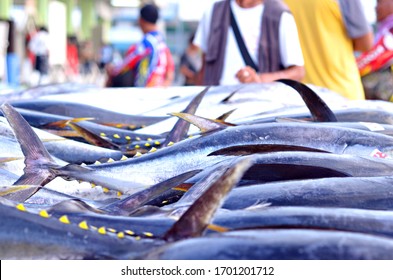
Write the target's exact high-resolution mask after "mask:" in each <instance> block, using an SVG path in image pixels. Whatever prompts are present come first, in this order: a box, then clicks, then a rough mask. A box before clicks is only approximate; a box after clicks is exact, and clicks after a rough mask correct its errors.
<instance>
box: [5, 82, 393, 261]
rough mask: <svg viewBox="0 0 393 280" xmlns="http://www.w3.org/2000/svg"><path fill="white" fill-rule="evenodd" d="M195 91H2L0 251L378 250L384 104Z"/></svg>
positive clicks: (388, 199)
mask: <svg viewBox="0 0 393 280" xmlns="http://www.w3.org/2000/svg"><path fill="white" fill-rule="evenodd" d="M269 87H270V90H269ZM196 88H197V87H190V88H188V92H187V94H184V95H177V94H175V93H173V94H168V93H165V94H163V95H162V96H160V90H161V89H155V92H154V94H155V96H156V97H154V96H153V95H151V94H150V93H149V92H143V90H142V93H143V94H145V95H144V96H143V95H137V94H135V95H134V97H133V98H134V99H133V104H130V103H128V102H127V104H125V105H124V106H129V108H135V109H134V111H135V112H136V113H135V114H125V113H120V112H115V111H114V110H113V109H112V108H111V105H110V103H111V99H113V100H114V99H116V96H118V95H116V94H115V93H113V95H112V96H110V95H109V94H108V91H111V90H113V91H114V89H107V91H106V94H108V95H107V99H106V101H104V102H107V103H108V106H107V107H106V108H104V107H105V106H104V105H105V104H104V105H103V106H96V105H93V104H94V103H95V102H98V99H97V100H93V99H90V100H91V102H89V103H90V104H89V105H87V104H86V103H85V104H84V102H80V101H79V102H70V101H67V100H66V98H65V95H64V96H62V95H60V94H53V92H51V95H49V98H35V99H31V98H19V99H18V98H8V99H6V100H3V104H2V105H1V112H2V114H3V116H4V117H2V118H0V141H1V144H0V178H1V186H2V187H1V188H0V221H1V222H0V259H47V258H50V259H393V239H392V238H393V211H392V209H393V161H392V159H391V155H392V151H393V137H392V135H393V126H392V125H393V112H389V110H387V109H384V108H380V107H379V108H375V106H374V103H373V106H371V105H370V106H363V108H361V107H356V108H355V107H350V106H347V105H348V104H349V102H347V101H344V100H342V99H339V98H338V97H337V100H333V101H334V102H336V103H335V104H336V105H337V108H333V107H334V105H333V106H330V105H329V106H328V105H327V104H329V103H332V104H333V101H328V102H326V99H325V98H323V99H322V98H321V97H322V96H323V95H325V96H326V97H327V99H328V98H331V96H329V95H328V93H326V92H322V93H319V92H318V94H317V93H316V90H315V89H314V90H313V89H311V88H309V87H307V86H306V85H303V84H301V83H297V82H295V81H291V80H281V81H278V82H277V83H273V84H269V85H251V86H249V87H241V88H240V87H237V88H233V87H232V88H231V87H212V88H205V89H203V90H202V91H201V92H195V89H196ZM36 90H38V91H39V90H40V89H36ZM41 90H42V91H43V92H44V89H41ZM92 90H93V91H94V89H88V91H90V92H89V93H84V92H78V94H77V96H78V98H82V99H83V98H84V97H86V96H90V98H91V96H92V95H91V93H92V92H91V91H92ZM127 90H128V91H129V92H127V96H128V97H127V98H130V96H131V97H132V96H133V94H134V93H133V90H132V89H127ZM167 90H168V89H167ZM170 90H172V91H176V88H172V89H170ZM277 90H279V91H287V90H290V93H289V94H288V99H286V100H279V99H280V98H281V99H282V96H281V97H279V96H280V94H279V93H277V92H274V91H277ZM193 91H194V92H193ZM247 92H248V93H247ZM250 92H251V93H250ZM120 95H123V97H122V98H124V99H125V96H124V92H122V93H121V94H120ZM21 96H22V95H21ZM46 97H48V96H46ZM223 97H224V98H223ZM70 98H71V99H72V100H76V99H77V98H76V95H75V96H72V95H70ZM138 98H139V99H138ZM149 98H150V99H149ZM292 98H295V99H296V98H298V100H297V101H296V102H294V103H292V102H291V100H292ZM16 99H18V100H16ZM113 100H112V101H113ZM299 100H300V102H299ZM340 102H341V103H342V104H344V103H345V106H341V107H340V106H338V104H339V103H340ZM123 103H126V102H123ZM291 103H292V104H291ZM295 103H296V104H295ZM366 103H367V104H371V101H366V102H365V103H364V104H366ZM142 104H144V106H147V107H145V108H144V109H142V108H141V106H142ZM148 104H149V105H148ZM153 104H154V105H153ZM261 104H264V105H266V107H265V108H259V109H258V106H260V105H261ZM283 104H287V105H286V106H284V105H283ZM381 104H382V103H381ZM295 105H296V106H295ZM385 105H386V108H389V106H390V105H387V104H383V106H381V107H384V106H385ZM149 106H150V107H149ZM119 107H120V106H119ZM153 107H154V110H153ZM338 107H340V108H338ZM235 109H236V110H235ZM138 110H139V111H144V113H141V112H137V111H138ZM258 110H259V111H258ZM130 111H132V110H131V109H130ZM168 114H170V115H168ZM197 128H198V129H197Z"/></svg>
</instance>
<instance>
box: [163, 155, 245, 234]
mask: <svg viewBox="0 0 393 280" xmlns="http://www.w3.org/2000/svg"><path fill="white" fill-rule="evenodd" d="M252 163H253V160H252V157H242V158H237V159H235V163H234V164H233V165H232V166H231V167H229V168H228V169H227V170H226V171H225V172H224V174H223V175H222V176H220V177H219V178H218V179H217V180H216V181H215V182H213V183H212V185H211V186H210V187H209V188H208V189H207V190H206V191H205V192H204V193H203V194H202V195H201V196H200V197H199V198H198V199H197V200H196V201H195V202H194V203H193V204H192V205H191V206H190V207H189V208H188V210H187V211H186V212H185V213H184V214H183V215H182V216H181V217H180V219H179V220H178V221H177V222H176V223H175V224H174V225H173V226H172V227H171V228H170V229H169V230H168V232H167V233H166V234H165V236H164V239H165V240H167V241H176V240H180V239H184V238H189V237H195V236H200V235H201V234H202V233H203V231H204V230H205V229H206V227H207V226H208V225H209V224H210V222H211V220H212V218H213V216H214V214H215V212H216V211H217V209H218V208H219V207H220V206H221V204H222V203H223V200H224V198H225V197H226V196H227V194H228V193H229V192H230V191H231V190H232V188H233V187H234V186H236V185H237V183H238V182H239V181H240V179H241V177H242V176H243V174H244V173H245V172H246V171H247V169H249V168H250V166H251V165H252Z"/></svg>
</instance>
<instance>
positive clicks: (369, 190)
mask: <svg viewBox="0 0 393 280" xmlns="http://www.w3.org/2000/svg"><path fill="white" fill-rule="evenodd" d="M392 186H393V177H392V176H383V177H344V178H323V179H310V180H293V181H287V182H274V183H266V184H260V185H250V186H243V187H241V188H235V189H234V190H233V191H232V192H231V193H230V194H229V195H228V197H227V198H226V200H225V202H224V204H223V208H225V209H231V210H235V209H244V208H247V207H250V206H252V205H255V204H258V203H270V204H271V205H272V206H320V207H344V208H361V209H374V210H392V209H393V199H392V194H393V187H392Z"/></svg>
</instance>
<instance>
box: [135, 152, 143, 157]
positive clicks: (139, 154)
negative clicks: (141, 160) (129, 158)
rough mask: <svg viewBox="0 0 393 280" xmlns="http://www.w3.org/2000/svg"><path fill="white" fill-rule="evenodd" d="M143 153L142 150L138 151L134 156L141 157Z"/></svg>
mask: <svg viewBox="0 0 393 280" xmlns="http://www.w3.org/2000/svg"><path fill="white" fill-rule="evenodd" d="M141 155H142V154H141V153H140V152H137V153H136V154H135V155H134V157H140V156H141Z"/></svg>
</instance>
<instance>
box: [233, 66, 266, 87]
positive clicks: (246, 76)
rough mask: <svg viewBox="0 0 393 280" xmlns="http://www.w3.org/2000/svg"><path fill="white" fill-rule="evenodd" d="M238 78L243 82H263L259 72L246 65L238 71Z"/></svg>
mask: <svg viewBox="0 0 393 280" xmlns="http://www.w3.org/2000/svg"><path fill="white" fill-rule="evenodd" d="M236 78H237V79H238V80H239V81H240V82H241V83H245V84H247V83H260V82H262V81H261V79H260V77H259V75H258V73H257V72H256V71H255V70H254V69H253V68H251V67H250V66H246V67H244V68H242V69H240V70H239V71H237V73H236Z"/></svg>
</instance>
